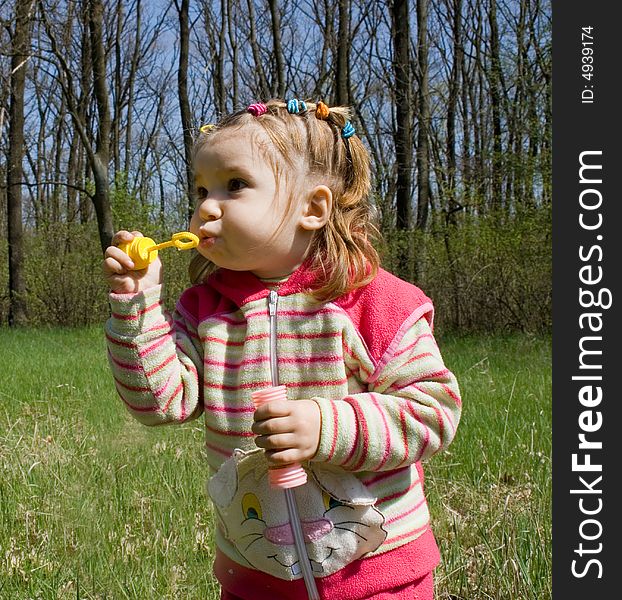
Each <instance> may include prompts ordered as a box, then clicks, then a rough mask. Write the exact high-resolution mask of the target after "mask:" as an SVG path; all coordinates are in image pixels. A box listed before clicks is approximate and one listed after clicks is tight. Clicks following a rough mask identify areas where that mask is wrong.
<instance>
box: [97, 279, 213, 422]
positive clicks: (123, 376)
mask: <svg viewBox="0 0 622 600" xmlns="http://www.w3.org/2000/svg"><path fill="white" fill-rule="evenodd" d="M110 305H111V309H112V315H111V317H110V319H109V320H108V322H107V323H106V327H105V328H106V341H107V345H108V359H109V362H110V367H111V369H112V375H113V377H114V382H115V386H116V388H117V392H118V393H119V396H120V397H121V399H122V400H123V402H124V403H125V406H126V407H127V409H128V410H129V412H130V413H131V414H132V415H133V416H134V417H135V418H136V419H138V420H139V421H140V422H142V423H144V424H145V425H160V424H163V423H180V422H184V421H188V420H191V419H194V418H196V417H198V416H199V415H200V414H201V412H202V411H203V402H202V397H201V393H202V386H201V382H202V380H203V359H202V347H201V342H200V339H199V336H198V334H197V331H196V324H193V323H192V322H191V319H189V318H188V317H184V316H182V314H181V313H180V312H179V311H178V310H176V311H175V312H174V313H173V315H170V314H169V313H168V312H167V311H166V310H164V308H163V306H162V302H161V286H156V287H153V288H149V289H148V290H145V291H144V292H141V293H138V294H110Z"/></svg>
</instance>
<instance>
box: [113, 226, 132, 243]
mask: <svg viewBox="0 0 622 600" xmlns="http://www.w3.org/2000/svg"><path fill="white" fill-rule="evenodd" d="M133 239H134V235H133V234H131V233H130V232H129V231H126V230H125V229H121V230H120V231H117V232H116V233H115V234H114V235H113V236H112V241H111V243H112V245H113V246H117V245H118V244H120V243H121V242H131V241H132V240H133Z"/></svg>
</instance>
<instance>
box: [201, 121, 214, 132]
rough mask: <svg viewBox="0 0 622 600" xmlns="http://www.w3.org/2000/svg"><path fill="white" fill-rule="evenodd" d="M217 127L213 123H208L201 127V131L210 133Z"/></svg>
mask: <svg viewBox="0 0 622 600" xmlns="http://www.w3.org/2000/svg"><path fill="white" fill-rule="evenodd" d="M215 127H216V125H214V124H213V123H207V124H206V125H201V127H199V131H200V132H201V133H209V132H210V131H211V130H212V129H214V128H215Z"/></svg>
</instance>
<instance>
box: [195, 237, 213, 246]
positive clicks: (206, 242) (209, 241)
mask: <svg viewBox="0 0 622 600" xmlns="http://www.w3.org/2000/svg"><path fill="white" fill-rule="evenodd" d="M215 243H216V238H215V237H203V238H201V241H200V242H199V246H200V247H201V248H211V247H212V246H213V245H214V244H215Z"/></svg>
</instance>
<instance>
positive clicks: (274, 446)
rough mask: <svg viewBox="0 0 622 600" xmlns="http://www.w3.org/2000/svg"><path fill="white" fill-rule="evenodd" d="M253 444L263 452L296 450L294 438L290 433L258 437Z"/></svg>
mask: <svg viewBox="0 0 622 600" xmlns="http://www.w3.org/2000/svg"><path fill="white" fill-rule="evenodd" d="M255 444H257V446H258V447H259V448H264V449H265V450H284V449H288V448H296V436H295V435H293V434H291V433H279V434H278V435H260V436H258V437H256V438H255Z"/></svg>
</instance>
